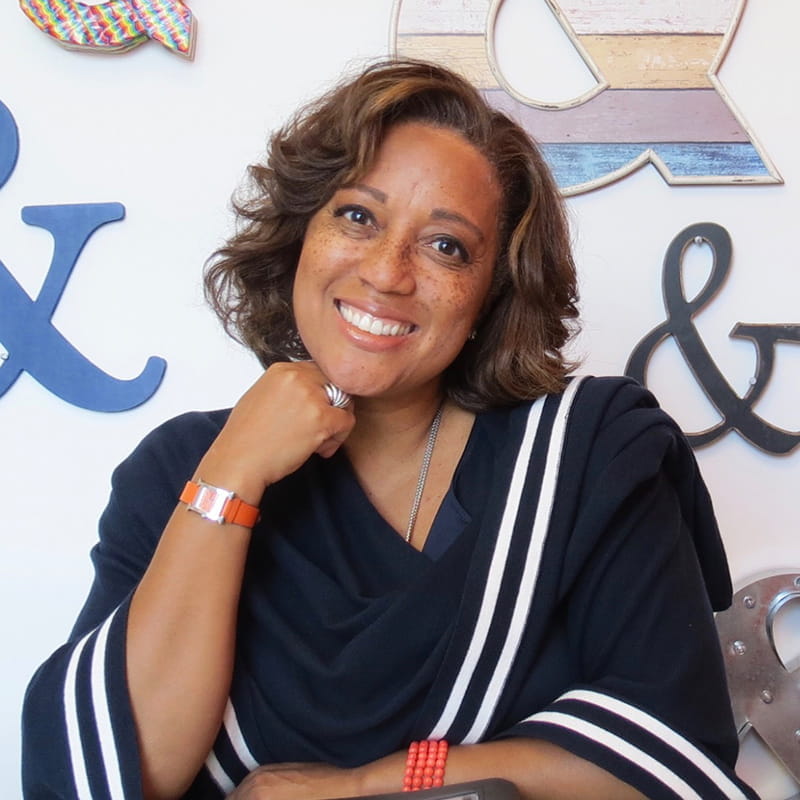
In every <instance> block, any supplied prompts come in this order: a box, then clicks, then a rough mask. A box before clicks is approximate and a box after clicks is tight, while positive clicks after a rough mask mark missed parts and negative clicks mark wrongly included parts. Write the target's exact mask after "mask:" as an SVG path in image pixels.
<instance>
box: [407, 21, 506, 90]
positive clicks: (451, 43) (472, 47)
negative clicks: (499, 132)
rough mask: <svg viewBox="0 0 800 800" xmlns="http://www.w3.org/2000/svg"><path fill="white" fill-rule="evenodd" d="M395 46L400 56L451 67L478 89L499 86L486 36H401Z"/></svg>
mask: <svg viewBox="0 0 800 800" xmlns="http://www.w3.org/2000/svg"><path fill="white" fill-rule="evenodd" d="M395 47H396V53H397V55H399V56H406V57H408V58H421V59H425V60H426V61H435V62H436V63H438V64H442V65H443V66H445V67H450V69H452V70H454V71H455V72H458V73H459V74H461V75H463V76H465V77H466V78H467V79H468V80H470V81H472V83H474V84H475V86H477V87H478V88H479V89H493V88H495V87H497V85H498V84H497V79H496V78H495V77H494V74H493V73H492V68H491V66H490V65H489V57H488V55H487V52H486V39H485V37H484V36H478V35H474V34H462V35H460V36H453V35H450V36H398V37H397V39H396V45H395Z"/></svg>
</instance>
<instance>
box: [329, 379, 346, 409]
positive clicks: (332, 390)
mask: <svg viewBox="0 0 800 800" xmlns="http://www.w3.org/2000/svg"><path fill="white" fill-rule="evenodd" d="M325 394H327V395H328V402H329V403H330V404H331V405H332V406H333V407H334V408H347V406H349V405H350V395H349V394H347V392H343V391H342V390H341V389H340V388H339V387H338V386H335V385H334V384H332V383H331V382H330V381H328V383H326V384H325Z"/></svg>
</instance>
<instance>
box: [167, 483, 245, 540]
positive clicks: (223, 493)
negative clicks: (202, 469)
mask: <svg viewBox="0 0 800 800" xmlns="http://www.w3.org/2000/svg"><path fill="white" fill-rule="evenodd" d="M179 499H180V501H181V502H182V503H186V505H187V506H188V510H189V511H194V512H195V513H197V514H200V516H201V517H203V519H207V520H210V521H211V522H216V523H218V524H220V525H223V524H225V523H228V524H230V525H242V526H243V527H245V528H252V527H253V525H255V524H256V522H258V518H259V516H260V510H259V508H258V507H257V506H254V505H251V504H250V503H245V501H244V500H242V498H241V497H237V496H236V494H235V493H234V492H231V491H229V490H228V489H220V488H219V487H218V486H212V485H211V484H209V483H206V482H205V481H200V480H199V481H187V482H186V486H184V487H183V491H182V492H181V495H180V498H179Z"/></svg>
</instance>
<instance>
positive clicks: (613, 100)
mask: <svg viewBox="0 0 800 800" xmlns="http://www.w3.org/2000/svg"><path fill="white" fill-rule="evenodd" d="M484 96H485V97H486V98H487V100H488V101H489V102H490V103H491V104H492V105H493V106H495V107H496V108H499V109H501V110H503V111H506V112H508V113H509V114H510V115H511V116H513V117H514V118H515V119H517V120H518V121H519V122H520V124H521V125H522V126H523V127H524V128H525V129H526V130H527V131H529V132H530V133H531V134H532V135H533V136H534V137H535V138H536V139H537V140H538V141H540V142H557V143H564V142H573V143H587V142H590V143H619V142H749V141H750V137H749V136H748V135H747V132H746V131H745V130H744V128H743V127H742V125H741V123H740V122H739V120H738V119H737V118H736V116H735V115H734V113H733V111H732V110H731V109H730V107H729V106H728V105H727V103H726V102H725V101H724V100H723V98H722V97H721V96H720V95H719V94H718V93H717V92H716V90H714V89H688V90H668V89H653V90H649V89H631V90H628V89H607V90H606V91H604V92H601V93H600V94H598V95H597V96H596V97H594V98H593V99H592V100H590V101H589V102H588V103H583V104H582V105H579V106H573V107H570V108H561V109H552V108H551V109H547V108H541V107H540V108H537V107H535V106H532V105H527V104H525V103H521V102H520V101H519V100H517V99H516V98H514V97H512V96H511V95H510V94H508V93H507V92H505V91H503V90H502V89H495V90H487V91H484Z"/></svg>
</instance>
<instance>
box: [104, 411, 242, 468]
mask: <svg viewBox="0 0 800 800" xmlns="http://www.w3.org/2000/svg"><path fill="white" fill-rule="evenodd" d="M229 414H230V409H219V410H216V411H190V412H187V413H184V414H181V415H179V416H177V417H173V418H172V419H169V420H167V421H166V422H163V423H162V424H161V425H159V426H158V427H157V428H154V429H153V430H152V431H150V433H148V434H147V435H146V436H145V437H144V438H143V439H142V441H141V442H140V443H139V444H138V445H137V446H136V448H135V449H134V450H133V452H132V453H131V454H130V455H129V456H128V458H126V459H125V461H123V462H122V464H120V466H119V467H118V470H122V471H123V472H127V471H136V470H138V469H140V468H147V469H152V468H154V467H157V468H159V469H160V470H171V469H174V468H178V467H181V466H184V465H187V464H196V463H197V462H198V461H199V460H200V459H201V458H202V456H203V454H204V453H205V452H206V450H208V448H209V446H210V445H211V443H212V442H213V441H214V439H215V438H216V437H217V434H218V433H219V432H220V431H221V430H222V427H223V425H224V424H225V422H226V420H227V419H228V415H229Z"/></svg>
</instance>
